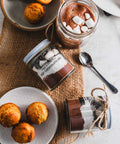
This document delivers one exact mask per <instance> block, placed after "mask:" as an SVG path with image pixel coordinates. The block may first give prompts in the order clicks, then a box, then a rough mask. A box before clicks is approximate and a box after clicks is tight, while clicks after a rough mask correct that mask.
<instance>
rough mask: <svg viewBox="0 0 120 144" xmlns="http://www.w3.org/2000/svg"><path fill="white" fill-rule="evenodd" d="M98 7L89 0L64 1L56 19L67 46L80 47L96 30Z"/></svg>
mask: <svg viewBox="0 0 120 144" xmlns="http://www.w3.org/2000/svg"><path fill="white" fill-rule="evenodd" d="M97 22H98V9H97V7H96V6H95V4H94V3H93V2H91V1H89V0H81V1H79V0H77V1H76V0H69V1H66V2H65V3H63V5H62V6H61V7H60V9H59V12H58V17H57V21H56V27H57V33H58V36H59V38H60V41H61V42H62V43H63V44H64V45H65V46H67V47H78V46H79V45H80V44H82V43H83V42H84V40H85V39H86V38H88V36H89V35H90V34H91V33H93V31H94V30H95V27H96V24H97Z"/></svg>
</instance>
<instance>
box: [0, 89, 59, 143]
mask: <svg viewBox="0 0 120 144" xmlns="http://www.w3.org/2000/svg"><path fill="white" fill-rule="evenodd" d="M8 102H12V103H15V104H16V105H18V106H19V108H20V111H21V113H22V120H25V119H26V117H25V111H26V108H27V106H28V105H29V104H31V103H33V102H43V103H45V104H46V105H47V106H48V109H49V117H48V119H47V121H46V122H45V123H43V124H41V125H33V126H34V127H35V138H34V140H33V141H32V142H31V143H30V144H48V143H49V142H50V141H51V140H52V138H53V137H54V135H55V132H56V130H57V126H58V112H57V108H56V105H55V103H54V102H53V100H52V99H51V98H50V97H49V96H48V95H47V94H46V93H44V92H43V91H41V90H39V89H37V88H33V87H19V88H16V89H13V90H11V91H9V92H7V93H6V94H5V95H4V96H3V97H2V98H1V99H0V105H2V104H4V103H8ZM11 130H12V128H4V127H3V126H1V125H0V143H1V144H16V142H15V141H14V140H13V138H12V137H11Z"/></svg>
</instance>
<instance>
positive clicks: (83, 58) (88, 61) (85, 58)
mask: <svg viewBox="0 0 120 144" xmlns="http://www.w3.org/2000/svg"><path fill="white" fill-rule="evenodd" d="M79 60H80V62H81V64H82V65H84V66H87V67H89V68H92V69H93V70H94V71H95V72H96V73H97V74H98V75H99V76H100V78H101V79H102V80H103V81H104V82H105V83H106V85H107V86H108V87H109V88H110V90H111V91H112V92H114V93H117V92H118V89H117V88H116V87H114V86H113V85H112V84H110V83H109V82H108V81H107V80H106V79H105V78H104V77H103V76H102V75H101V74H100V73H99V72H98V71H97V69H96V68H95V67H94V66H93V62H92V58H91V56H90V55H89V54H88V53H86V52H81V53H80V55H79Z"/></svg>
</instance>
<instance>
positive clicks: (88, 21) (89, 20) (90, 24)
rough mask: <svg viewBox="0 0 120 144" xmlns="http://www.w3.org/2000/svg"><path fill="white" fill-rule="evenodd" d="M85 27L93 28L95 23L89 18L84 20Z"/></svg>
mask: <svg viewBox="0 0 120 144" xmlns="http://www.w3.org/2000/svg"><path fill="white" fill-rule="evenodd" d="M86 25H87V27H88V28H92V27H94V26H95V22H94V21H93V19H92V18H90V19H88V20H86Z"/></svg>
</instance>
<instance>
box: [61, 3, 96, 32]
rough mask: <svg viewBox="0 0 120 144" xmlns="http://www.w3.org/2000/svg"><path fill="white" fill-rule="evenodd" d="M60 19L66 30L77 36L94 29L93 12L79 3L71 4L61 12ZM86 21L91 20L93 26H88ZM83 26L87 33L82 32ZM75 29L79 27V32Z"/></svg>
mask: <svg viewBox="0 0 120 144" xmlns="http://www.w3.org/2000/svg"><path fill="white" fill-rule="evenodd" d="M61 19H62V22H63V25H64V26H65V27H66V28H67V29H68V30H70V31H71V32H73V33H77V34H81V33H84V32H87V31H88V30H89V28H92V27H94V23H95V16H94V14H93V12H92V11H91V10H90V9H89V8H88V7H87V6H86V5H84V4H80V3H73V4H70V5H68V6H66V7H65V8H64V9H63V10H62V13H61ZM88 20H89V21H90V20H92V23H93V26H89V25H88V24H87V21H88ZM83 26H86V27H87V31H84V30H82V27H83ZM77 27H79V28H80V30H79V28H78V31H77ZM69 28H70V29H69ZM83 29H84V28H83ZM75 30H76V31H75ZM80 31H81V33H80Z"/></svg>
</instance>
